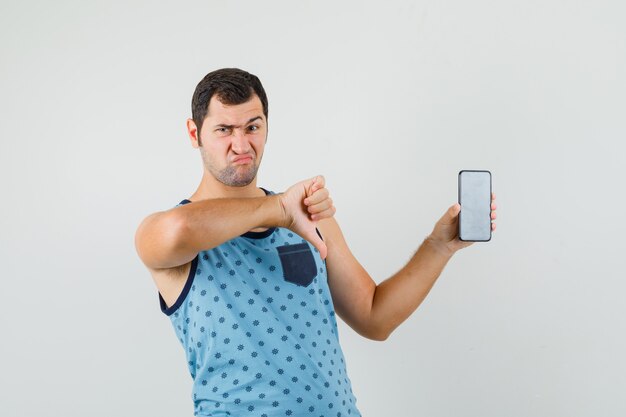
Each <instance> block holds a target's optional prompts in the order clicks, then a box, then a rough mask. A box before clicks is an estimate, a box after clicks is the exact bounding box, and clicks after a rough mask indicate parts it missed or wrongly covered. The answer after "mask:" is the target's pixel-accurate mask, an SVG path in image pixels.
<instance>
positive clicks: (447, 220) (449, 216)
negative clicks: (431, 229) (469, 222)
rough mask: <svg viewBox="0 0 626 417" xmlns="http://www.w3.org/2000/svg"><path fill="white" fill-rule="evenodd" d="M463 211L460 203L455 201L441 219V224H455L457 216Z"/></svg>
mask: <svg viewBox="0 0 626 417" xmlns="http://www.w3.org/2000/svg"><path fill="white" fill-rule="evenodd" d="M460 211H461V205H460V204H459V203H454V204H453V205H451V206H450V208H448V210H447V211H446V213H445V214H444V215H443V216H442V217H441V219H439V222H440V223H441V224H446V225H448V224H453V223H454V222H455V221H456V217H457V216H458V215H459V212H460Z"/></svg>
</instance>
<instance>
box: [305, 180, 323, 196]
mask: <svg viewBox="0 0 626 417" xmlns="http://www.w3.org/2000/svg"><path fill="white" fill-rule="evenodd" d="M325 183H326V181H325V179H324V176H323V175H318V176H316V177H314V178H313V181H311V184H310V185H309V189H308V192H307V197H308V196H310V195H312V194H313V193H314V192H315V191H317V190H319V189H320V188H324V184H325Z"/></svg>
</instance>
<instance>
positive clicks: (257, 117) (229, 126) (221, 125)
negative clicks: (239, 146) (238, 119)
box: [213, 116, 263, 129]
mask: <svg viewBox="0 0 626 417" xmlns="http://www.w3.org/2000/svg"><path fill="white" fill-rule="evenodd" d="M256 119H261V121H263V118H262V117H261V116H256V117H253V118H252V119H250V120H248V121H247V122H246V124H248V123H252V122H254V121H255V120H256ZM213 127H227V128H229V129H232V128H233V127H239V126H235V125H225V124H223V123H220V124H219V125H215V126H213Z"/></svg>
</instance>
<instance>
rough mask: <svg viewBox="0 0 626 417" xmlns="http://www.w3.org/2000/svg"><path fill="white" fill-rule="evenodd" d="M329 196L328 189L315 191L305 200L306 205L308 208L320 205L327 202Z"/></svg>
mask: <svg viewBox="0 0 626 417" xmlns="http://www.w3.org/2000/svg"><path fill="white" fill-rule="evenodd" d="M329 194H330V193H329V192H328V189H327V188H322V189H320V190H317V191H315V192H314V193H313V194H312V195H310V196H308V197H307V198H305V199H304V204H306V205H307V206H311V205H315V204H318V203H320V202H322V201H324V200H326V199H327V198H328V195H329Z"/></svg>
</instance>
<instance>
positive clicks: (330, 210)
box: [311, 206, 337, 221]
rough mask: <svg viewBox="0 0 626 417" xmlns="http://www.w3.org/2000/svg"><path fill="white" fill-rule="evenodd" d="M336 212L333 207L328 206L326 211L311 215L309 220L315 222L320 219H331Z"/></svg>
mask: <svg viewBox="0 0 626 417" xmlns="http://www.w3.org/2000/svg"><path fill="white" fill-rule="evenodd" d="M336 212H337V209H336V208H335V206H330V207H329V208H328V210H324V211H322V212H321V213H316V214H311V220H313V221H316V220H321V219H327V218H329V217H333V216H334V215H335V213H336Z"/></svg>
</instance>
